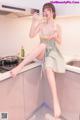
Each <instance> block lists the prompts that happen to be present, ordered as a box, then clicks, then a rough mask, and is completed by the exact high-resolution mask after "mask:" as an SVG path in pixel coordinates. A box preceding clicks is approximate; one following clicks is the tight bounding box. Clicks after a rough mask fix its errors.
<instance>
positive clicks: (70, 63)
mask: <svg viewBox="0 0 80 120" xmlns="http://www.w3.org/2000/svg"><path fill="white" fill-rule="evenodd" d="M67 64H68V65H71V66H75V67H79V68H80V60H79V61H77V60H72V61H70V62H68V63H67Z"/></svg>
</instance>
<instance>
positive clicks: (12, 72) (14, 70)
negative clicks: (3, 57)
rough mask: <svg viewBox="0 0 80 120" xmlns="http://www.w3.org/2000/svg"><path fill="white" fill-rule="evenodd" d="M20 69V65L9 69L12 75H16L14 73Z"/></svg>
mask: <svg viewBox="0 0 80 120" xmlns="http://www.w3.org/2000/svg"><path fill="white" fill-rule="evenodd" d="M20 70H21V67H20V66H17V67H15V68H13V69H12V70H11V71H10V74H11V76H12V77H16V75H17V74H18V73H19V71H20Z"/></svg>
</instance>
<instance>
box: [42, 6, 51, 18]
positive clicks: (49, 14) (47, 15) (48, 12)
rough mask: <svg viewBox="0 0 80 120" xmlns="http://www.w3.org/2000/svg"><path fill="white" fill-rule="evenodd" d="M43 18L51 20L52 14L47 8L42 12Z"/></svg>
mask: <svg viewBox="0 0 80 120" xmlns="http://www.w3.org/2000/svg"><path fill="white" fill-rule="evenodd" d="M43 16H44V17H46V18H47V19H50V18H53V12H52V10H50V9H49V8H45V9H44V11H43Z"/></svg>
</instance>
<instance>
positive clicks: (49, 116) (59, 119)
mask: <svg viewBox="0 0 80 120" xmlns="http://www.w3.org/2000/svg"><path fill="white" fill-rule="evenodd" d="M45 118H46V119H47V120H62V119H61V118H59V117H55V116H52V115H50V114H49V113H47V114H46V115H45Z"/></svg>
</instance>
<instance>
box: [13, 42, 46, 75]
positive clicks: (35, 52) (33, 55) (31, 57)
mask: <svg viewBox="0 0 80 120" xmlns="http://www.w3.org/2000/svg"><path fill="white" fill-rule="evenodd" d="M45 49H46V45H45V44H43V43H42V44H40V45H38V46H37V47H36V48H35V49H34V50H32V52H30V53H29V54H28V55H27V56H26V58H25V59H24V60H23V61H22V62H21V63H20V64H19V65H18V66H17V67H16V68H14V69H12V70H11V75H12V76H13V77H15V76H16V75H17V74H18V73H19V71H20V70H21V69H22V68H23V67H24V66H25V65H26V64H28V63H29V62H31V61H33V60H34V59H35V58H37V57H38V56H39V55H41V53H43V52H44V51H45Z"/></svg>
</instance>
